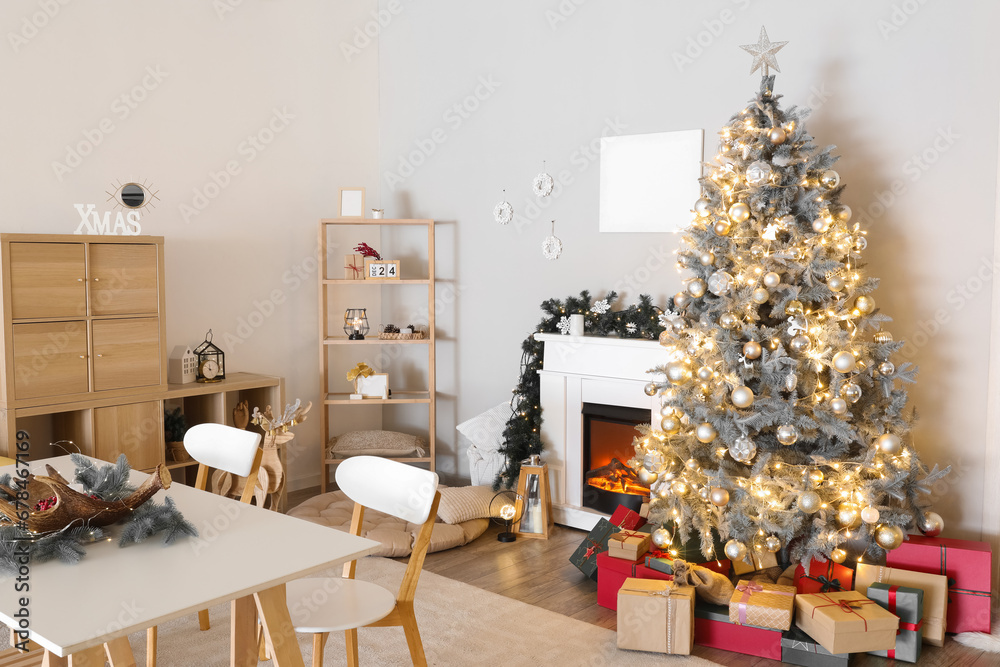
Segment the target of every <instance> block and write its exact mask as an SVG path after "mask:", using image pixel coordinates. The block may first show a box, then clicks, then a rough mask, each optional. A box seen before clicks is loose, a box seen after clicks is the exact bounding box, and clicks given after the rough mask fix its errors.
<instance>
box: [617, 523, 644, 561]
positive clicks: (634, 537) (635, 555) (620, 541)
mask: <svg viewBox="0 0 1000 667" xmlns="http://www.w3.org/2000/svg"><path fill="white" fill-rule="evenodd" d="M649 541H650V537H649V533H640V532H638V531H632V530H623V531H621V532H620V533H616V534H614V535H612V536H611V537H610V538H608V555H609V556H611V557H612V558H620V559H622V560H628V561H637V560H639V559H640V558H643V557H644V556H645V555H646V552H647V551H649Z"/></svg>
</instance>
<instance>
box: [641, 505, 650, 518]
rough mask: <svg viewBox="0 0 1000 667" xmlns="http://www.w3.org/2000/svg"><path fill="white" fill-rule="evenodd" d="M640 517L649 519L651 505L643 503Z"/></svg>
mask: <svg viewBox="0 0 1000 667" xmlns="http://www.w3.org/2000/svg"><path fill="white" fill-rule="evenodd" d="M639 516H641V517H642V518H643V519H649V503H643V504H642V505H641V506H640V507H639Z"/></svg>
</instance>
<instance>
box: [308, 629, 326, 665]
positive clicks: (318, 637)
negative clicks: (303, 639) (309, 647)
mask: <svg viewBox="0 0 1000 667" xmlns="http://www.w3.org/2000/svg"><path fill="white" fill-rule="evenodd" d="M329 636H330V633H329V632H317V633H316V634H314V635H313V663H312V667H323V649H324V648H325V647H326V639H327V637H329Z"/></svg>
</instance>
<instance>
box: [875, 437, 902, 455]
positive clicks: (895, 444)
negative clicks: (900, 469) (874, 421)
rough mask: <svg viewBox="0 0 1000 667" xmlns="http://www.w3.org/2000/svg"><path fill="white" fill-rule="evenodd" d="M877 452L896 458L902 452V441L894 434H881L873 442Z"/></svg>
mask: <svg viewBox="0 0 1000 667" xmlns="http://www.w3.org/2000/svg"><path fill="white" fill-rule="evenodd" d="M875 443H876V444H877V445H878V448H879V451H881V452H882V453H883V454H888V455H889V456H896V455H897V454H899V453H900V452H901V451H903V441H902V440H900V438H899V436H898V435H896V434H895V433H883V434H882V435H880V436H879V437H878V440H876V441H875Z"/></svg>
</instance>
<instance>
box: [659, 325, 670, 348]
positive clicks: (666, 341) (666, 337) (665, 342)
mask: <svg viewBox="0 0 1000 667" xmlns="http://www.w3.org/2000/svg"><path fill="white" fill-rule="evenodd" d="M659 340H660V345H662V346H663V347H670V346H671V344H672V343H673V336H671V335H670V331H669V330H667V329H664V330H663V331H661V332H660V338H659Z"/></svg>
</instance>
